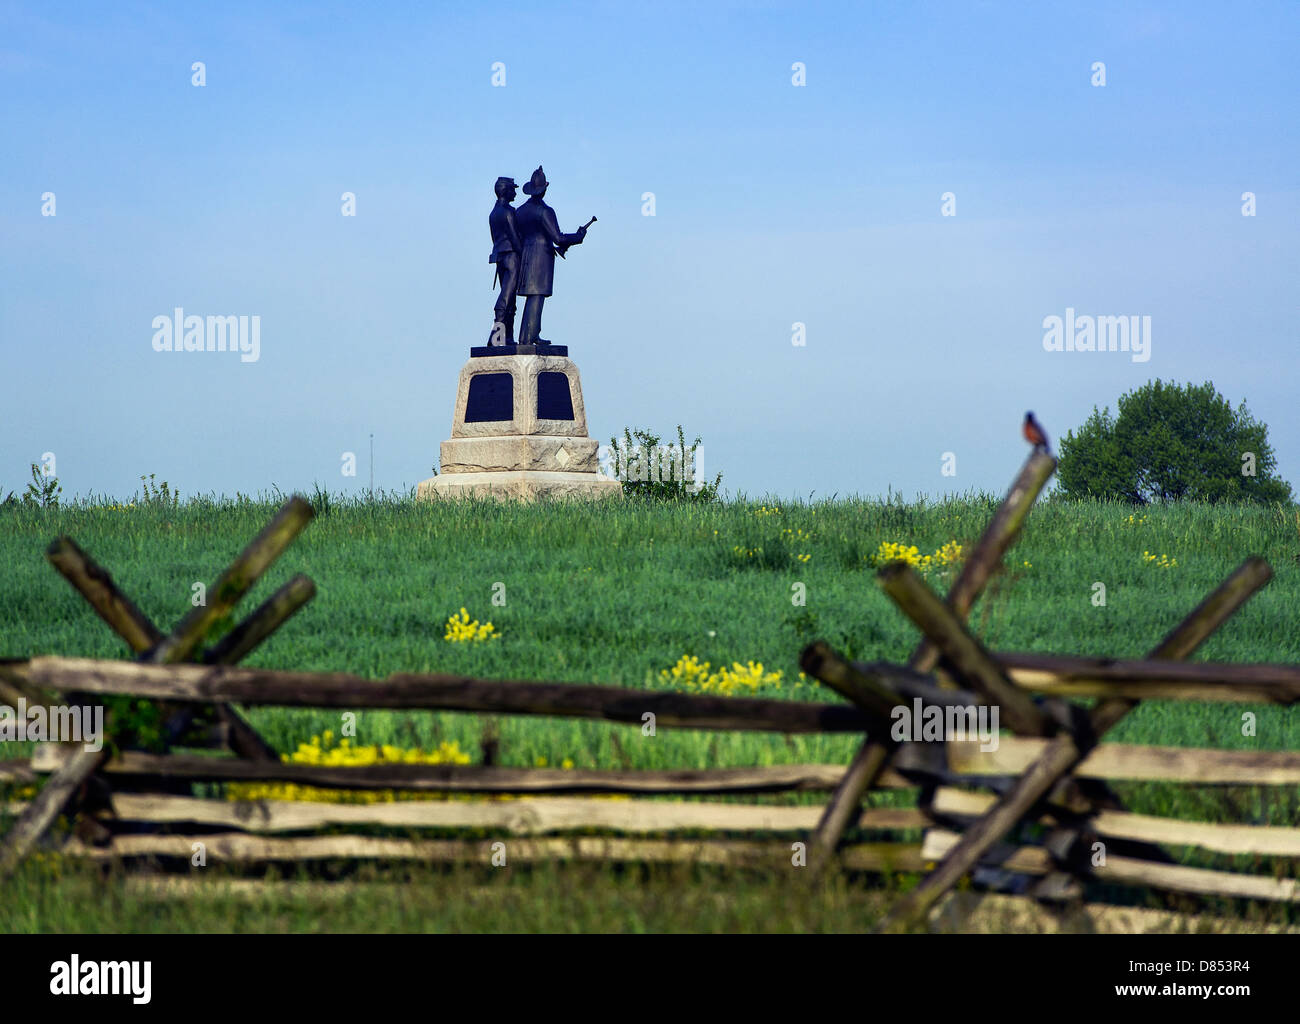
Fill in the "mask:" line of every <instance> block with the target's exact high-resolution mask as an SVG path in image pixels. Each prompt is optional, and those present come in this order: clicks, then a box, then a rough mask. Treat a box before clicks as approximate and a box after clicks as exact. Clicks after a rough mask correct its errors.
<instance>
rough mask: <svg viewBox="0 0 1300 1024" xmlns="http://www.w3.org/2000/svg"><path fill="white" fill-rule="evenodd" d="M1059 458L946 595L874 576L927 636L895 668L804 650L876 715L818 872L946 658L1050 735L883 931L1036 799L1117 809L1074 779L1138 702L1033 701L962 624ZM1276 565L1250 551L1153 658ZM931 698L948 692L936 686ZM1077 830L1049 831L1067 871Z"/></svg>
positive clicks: (1030, 475) (888, 571)
mask: <svg viewBox="0 0 1300 1024" xmlns="http://www.w3.org/2000/svg"><path fill="white" fill-rule="evenodd" d="M1055 467H1056V460H1055V459H1054V458H1052V457H1051V456H1050V455H1048V454H1046V453H1044V452H1035V453H1034V454H1033V455H1031V456H1030V458H1029V459H1028V461H1027V462H1026V463H1025V466H1024V467H1023V468H1022V470H1021V472H1020V474H1019V476H1018V477H1017V478H1016V481H1015V483H1013V485H1012V487H1011V490H1010V491H1009V492H1008V494H1007V497H1006V498H1005V500H1004V501H1003V502H1002V504H1001V506H999V508H998V511H997V513H996V514H995V515H994V518H993V520H992V521H991V522H990V524H989V526H988V528H987V529H986V530H985V532H984V535H983V536H982V537H981V539H980V541H979V543H978V544H977V545H976V547H975V550H974V551H973V552H972V554H971V556H970V557H969V558H968V560H967V562H966V564H965V566H964V567H963V570H962V572H961V573H960V575H959V576H958V578H957V580H956V581H955V582H954V583H953V585H952V587H951V588H950V590H949V593H948V596H947V598H946V599H945V600H941V599H940V598H939V597H938V595H937V594H935V593H934V592H933V591H932V590H931V589H930V588H929V587H928V586H926V584H925V583H924V582H923V581H922V580H921V579H920V577H919V576H917V575H916V573H915V572H914V571H913V570H912V569H911V567H910V566H908V565H906V564H905V563H893V564H891V565H888V566H885V567H884V568H883V569H882V570H881V571H880V573H879V574H878V582H879V583H880V585H881V587H882V588H883V589H884V590H885V592H886V593H888V594H889V596H890V597H891V598H892V599H893V600H894V602H895V603H896V604H897V605H898V606H899V608H900V609H901V610H902V611H903V612H904V613H905V614H907V615H908V616H909V618H911V619H912V621H913V622H914V623H916V624H917V625H918V626H919V627H920V628H921V630H922V633H923V635H924V638H923V640H922V641H921V643H920V644H919V645H918V647H917V648H916V650H915V652H914V653H913V655H912V657H911V659H910V660H909V662H908V664H907V666H906V668H902V667H900V666H889V665H879V664H877V665H861V664H850V663H849V662H848V661H846V660H845V659H843V658H842V657H840V656H839V655H838V654H836V653H835V652H834V651H833V650H831V649H830V648H829V647H828V646H827V645H826V644H824V643H820V642H819V643H816V644H812V645H810V646H809V647H808V648H806V649H805V651H804V652H803V655H802V657H801V665H802V667H803V668H804V670H805V671H806V672H808V673H809V674H810V675H813V676H815V677H816V678H818V679H820V680H821V681H822V682H823V683H825V684H826V685H827V686H829V687H830V688H831V689H834V690H836V691H837V692H838V693H840V694H841V695H843V696H845V697H846V698H848V699H849V700H851V701H852V702H853V703H854V704H856V705H857V706H858V707H859V708H860V709H861V710H862V711H863V712H864V713H865V714H866V715H867V716H868V718H869V721H870V722H871V725H870V726H869V728H868V739H867V741H866V742H865V743H864V744H863V746H862V747H861V748H860V749H859V751H858V753H857V755H856V756H855V757H854V759H853V761H852V762H851V763H850V765H849V767H848V770H847V771H846V772H845V775H844V777H843V778H842V779H841V781H840V783H839V785H838V786H837V788H836V790H835V792H834V793H833V794H832V797H831V800H830V802H829V803H828V804H827V807H826V810H825V811H824V812H823V815H822V818H821V820H820V822H819V823H818V827H817V830H816V832H815V833H814V835H813V837H812V843H811V847H812V849H811V856H810V867H812V868H813V870H814V871H820V870H823V869H824V868H825V867H826V866H827V865H828V864H829V863H830V862H831V860H832V859H833V857H834V853H835V848H836V846H837V845H838V843H839V841H840V839H841V837H842V836H843V833H844V830H845V829H846V828H847V826H848V824H849V823H850V821H851V820H852V819H853V817H854V816H855V815H856V813H857V811H858V808H859V805H860V803H861V800H862V797H863V796H864V794H865V793H866V791H867V790H868V789H870V788H871V787H872V786H873V785H874V784H875V782H876V780H877V779H878V778H879V776H880V774H881V773H882V772H883V771H884V769H885V768H886V767H887V766H888V765H889V763H890V762H891V760H893V759H894V757H895V755H896V754H897V753H898V751H899V747H900V744H899V743H898V742H896V741H894V740H892V739H891V738H890V736H889V724H890V717H891V711H892V710H893V707H894V706H896V705H898V704H900V703H902V701H903V698H902V697H901V696H900V695H901V694H902V693H903V692H905V691H906V692H909V693H920V692H922V691H925V690H926V689H927V686H928V684H927V683H926V682H925V681H924V678H923V677H924V674H925V673H928V672H930V671H932V670H934V669H935V668H936V667H938V666H939V663H940V661H941V660H942V661H943V667H944V668H945V669H946V670H947V671H948V672H949V673H951V674H952V675H953V676H955V677H956V679H957V681H959V682H961V683H963V684H965V686H966V687H968V688H969V689H970V691H971V694H970V697H969V698H968V699H966V698H964V699H963V701H961V702H962V703H965V702H967V701H968V700H975V699H982V700H984V701H986V702H988V703H992V704H996V705H997V706H998V707H999V708H1000V709H1001V711H1002V713H1003V716H1004V717H1005V719H1006V721H1007V724H1008V726H1009V727H1010V728H1011V729H1012V730H1013V731H1014V732H1016V733H1019V734H1021V735H1028V736H1039V737H1051V736H1055V738H1054V739H1053V740H1052V741H1051V743H1049V745H1048V748H1047V749H1046V750H1045V751H1044V753H1043V754H1042V755H1041V757H1040V758H1039V760H1038V762H1037V763H1036V764H1035V765H1034V766H1032V767H1031V768H1030V769H1029V770H1028V771H1027V772H1026V773H1025V775H1024V776H1022V777H1021V778H1020V779H1019V780H1018V781H1017V783H1016V784H1015V785H1014V786H1013V788H1012V789H1011V790H1010V791H1009V792H1008V793H1006V794H1004V796H1003V797H1002V798H1001V799H1000V800H999V801H998V802H997V803H996V804H995V805H994V806H993V807H992V808H991V809H990V810H989V811H988V812H987V813H986V814H985V815H984V816H983V817H982V818H981V819H979V820H978V821H976V822H975V823H974V824H972V826H971V827H970V828H968V829H967V831H966V833H965V835H964V836H963V838H962V840H961V841H960V842H959V843H958V844H957V846H955V847H954V848H953V849H952V850H950V851H949V852H948V854H947V855H946V856H945V858H944V860H943V862H942V863H941V864H940V865H939V866H938V867H937V868H936V870H935V871H934V872H933V873H932V874H931V875H929V876H928V877H927V878H926V879H925V880H924V881H923V882H922V884H921V886H920V887H918V888H917V889H916V890H913V892H911V893H910V894H908V896H907V897H906V898H905V899H904V900H903V901H900V903H899V904H898V905H897V906H896V907H895V908H894V911H893V912H892V913H891V915H890V916H889V917H888V918H887V919H886V921H885V922H884V923H883V924H882V926H881V929H882V930H889V931H899V930H906V929H907V928H910V927H913V926H914V925H915V924H916V923H917V922H918V921H919V920H920V919H921V918H923V917H924V916H925V914H926V913H927V912H928V911H929V909H930V908H931V907H933V905H934V903H935V902H937V900H938V899H939V898H940V897H941V896H942V895H943V894H944V893H945V892H946V891H947V890H948V889H949V888H951V887H952V886H953V885H954V884H955V883H956V882H957V881H958V880H959V879H960V878H961V877H962V875H964V874H965V873H966V872H967V871H969V870H970V869H971V868H973V867H974V866H975V865H976V864H977V863H978V862H979V860H980V859H981V857H983V856H984V855H985V854H986V853H987V852H988V851H989V849H990V848H991V847H992V846H993V844H994V843H996V842H997V841H998V840H1000V839H1001V838H1002V837H1003V836H1004V835H1005V834H1006V833H1007V832H1008V831H1009V830H1010V829H1011V828H1013V827H1014V826H1015V824H1016V823H1017V822H1018V821H1019V820H1021V819H1022V818H1023V817H1025V816H1026V815H1027V814H1029V812H1030V811H1031V810H1032V809H1033V808H1034V806H1035V805H1036V804H1038V803H1040V801H1042V800H1044V799H1045V798H1046V799H1047V800H1048V801H1050V802H1051V804H1052V805H1053V806H1054V807H1064V808H1065V810H1066V812H1067V814H1066V815H1065V816H1064V817H1066V818H1068V817H1070V816H1071V815H1073V816H1075V817H1077V816H1079V815H1082V814H1085V813H1089V812H1091V811H1092V810H1094V809H1095V808H1096V806H1097V805H1098V804H1099V803H1106V804H1109V805H1111V806H1118V799H1117V798H1115V796H1114V794H1113V793H1112V792H1111V791H1110V790H1109V787H1106V786H1105V785H1104V784H1097V783H1089V782H1087V781H1085V780H1077V779H1074V778H1072V777H1071V776H1070V772H1071V770H1072V769H1073V768H1074V767H1075V765H1077V764H1078V762H1079V761H1080V760H1082V758H1083V756H1084V755H1085V754H1086V753H1087V751H1088V750H1089V749H1091V747H1092V746H1093V745H1095V744H1096V742H1097V740H1098V739H1099V737H1100V736H1101V735H1102V733H1103V732H1105V731H1106V730H1107V729H1109V728H1110V727H1111V726H1113V725H1114V724H1115V723H1116V722H1118V721H1119V719H1120V718H1122V717H1123V716H1124V715H1125V714H1127V713H1128V711H1130V710H1132V708H1133V707H1135V706H1136V704H1137V701H1136V700H1131V699H1127V698H1125V699H1110V700H1106V701H1103V703H1102V704H1100V705H1099V706H1098V707H1097V708H1095V709H1094V710H1093V711H1092V713H1091V714H1087V713H1085V712H1084V711H1083V710H1082V709H1080V708H1078V707H1077V706H1073V705H1070V704H1068V703H1066V702H1063V701H1046V702H1044V703H1043V704H1039V703H1037V702H1035V701H1034V700H1033V699H1032V698H1031V697H1030V695H1029V694H1027V693H1025V692H1024V691H1022V690H1020V689H1019V688H1018V687H1017V686H1016V685H1015V684H1014V683H1012V682H1011V680H1010V679H1009V678H1008V677H1007V675H1006V673H1005V671H1004V670H1003V669H1002V668H1001V666H999V665H998V663H997V662H996V661H995V660H994V659H993V657H992V656H991V655H990V654H989V652H988V651H987V650H985V649H984V647H983V645H981V644H980V643H979V641H978V640H976V639H975V638H974V637H973V636H972V635H971V634H970V633H969V632H968V630H967V629H966V628H965V626H964V625H963V624H962V619H963V618H964V617H965V616H966V615H967V614H968V613H969V611H970V609H971V607H972V606H973V604H974V602H975V599H976V598H977V597H978V595H979V593H980V592H981V591H982V590H983V588H984V586H985V585H986V584H987V582H988V581H989V579H991V577H992V575H993V574H994V572H995V571H996V570H997V568H998V566H999V565H1000V563H1001V560H1002V557H1003V555H1004V554H1005V552H1006V551H1007V550H1008V549H1009V548H1010V546H1011V545H1012V544H1013V543H1014V541H1015V539H1016V538H1017V536H1018V535H1019V533H1020V530H1021V528H1022V527H1023V525H1024V522H1025V519H1026V517H1027V515H1028V512H1029V509H1030V508H1031V507H1032V505H1033V502H1034V500H1035V499H1036V497H1037V495H1038V493H1039V492H1040V491H1041V490H1042V488H1043V486H1044V485H1045V484H1046V482H1047V480H1048V479H1049V478H1050V476H1051V474H1052V472H1053V471H1054V470H1055ZM1270 576H1271V570H1270V569H1269V568H1268V565H1267V563H1265V562H1264V561H1263V560H1262V559H1250V560H1248V561H1247V562H1246V563H1245V564H1243V565H1242V566H1241V567H1240V568H1239V569H1238V570H1237V571H1236V572H1235V573H1233V575H1232V576H1230V577H1229V578H1228V579H1227V580H1226V581H1225V582H1224V583H1223V584H1222V585H1221V586H1220V587H1219V588H1218V589H1217V590H1216V591H1215V592H1214V593H1213V594H1211V595H1210V597H1208V598H1206V600H1205V601H1204V602H1202V604H1201V605H1200V606H1198V608H1197V609H1196V610H1195V611H1193V612H1192V613H1191V615H1189V616H1188V618H1187V619H1186V620H1185V621H1184V622H1183V624H1182V625H1180V626H1179V627H1178V629H1176V630H1174V631H1173V632H1172V633H1170V634H1169V636H1168V637H1166V639H1165V640H1164V641H1163V642H1162V643H1161V644H1160V645H1159V646H1158V647H1156V648H1155V650H1153V651H1152V652H1151V654H1150V655H1148V657H1149V658H1159V659H1176V658H1183V657H1186V656H1187V655H1189V654H1190V653H1191V652H1192V651H1193V650H1194V649H1195V648H1196V647H1197V646H1199V644H1200V643H1201V642H1202V641H1204V639H1205V638H1206V637H1208V636H1209V635H1210V633H1212V632H1213V631H1214V629H1216V628H1217V627H1218V626H1219V625H1221V624H1222V623H1223V622H1224V621H1226V619H1227V618H1228V617H1229V616H1231V615H1232V614H1233V613H1234V612H1235V611H1236V610H1237V608H1239V607H1240V606H1241V604H1242V603H1244V602H1245V601H1246V600H1247V599H1248V598H1249V597H1250V595H1251V594H1253V593H1254V592H1255V591H1256V590H1258V589H1259V588H1260V587H1261V586H1263V585H1264V584H1265V583H1266V582H1267V581H1268V579H1269V578H1270ZM924 699H926V700H927V701H929V702H931V703H934V702H936V701H940V700H942V698H941V697H939V696H938V695H937V694H936V693H935V692H933V690H932V689H931V690H930V692H927V693H925V698H924ZM1080 835H1081V829H1080V828H1079V827H1077V826H1076V827H1071V828H1063V829H1058V830H1057V831H1056V832H1055V833H1054V834H1053V836H1052V837H1051V842H1050V843H1049V847H1050V850H1051V852H1052V855H1053V857H1054V859H1055V860H1056V861H1057V863H1058V867H1060V868H1068V866H1069V865H1068V863H1067V862H1068V860H1069V856H1070V853H1071V851H1072V849H1073V848H1074V847H1075V846H1076V844H1077V842H1078V840H1079V837H1080ZM1142 846H1143V848H1144V852H1145V854H1146V855H1147V856H1148V857H1149V858H1151V859H1160V860H1166V861H1167V860H1168V859H1169V857H1168V855H1167V854H1165V853H1164V851H1162V850H1161V849H1160V848H1159V847H1156V846H1153V845H1151V844H1142ZM1075 886H1077V881H1075V880H1074V879H1073V878H1072V876H1071V875H1070V874H1068V873H1067V872H1066V871H1064V870H1062V871H1058V872H1056V873H1054V874H1051V875H1049V876H1048V878H1047V879H1045V880H1044V881H1042V882H1040V883H1039V884H1038V885H1037V886H1036V892H1037V893H1038V894H1040V895H1043V896H1045V897H1049V896H1061V895H1067V894H1068V895H1073V894H1074V892H1075V891H1076V889H1075V888H1074V887H1075Z"/></svg>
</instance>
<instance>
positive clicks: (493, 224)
mask: <svg viewBox="0 0 1300 1024" xmlns="http://www.w3.org/2000/svg"><path fill="white" fill-rule="evenodd" d="M515 188H516V186H515V179H514V178H497V181H496V186H495V191H496V194H497V202H496V205H495V206H493V207H492V212H491V213H490V214H488V228H489V229H490V230H491V232H492V255H491V256H489V257H488V262H489V263H495V264H496V268H497V269H496V273H495V274H494V275H493V279H492V283H493V284H494V285H495V284H496V283H497V282H498V281H500V282H501V294H500V295H498V296H497V304H496V306H494V307H493V310H492V333H491V334H490V335H489V336H488V344H489V345H513V344H514V343H515V289H516V287H517V286H518V284H519V258H520V254H521V253H522V251H523V245H522V244H521V243H520V241H519V233H518V230H517V228H516V224H515V208H514V207H513V206H511V205H510V204H511V203H513V202H514V201H515Z"/></svg>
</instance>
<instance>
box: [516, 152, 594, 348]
mask: <svg viewBox="0 0 1300 1024" xmlns="http://www.w3.org/2000/svg"><path fill="white" fill-rule="evenodd" d="M549 184H550V182H548V181H547V180H546V175H545V174H544V173H542V169H541V167H538V168H537V170H535V171H533V176H532V177H531V178H529V179H528V181H527V182H526V183H525V184H524V195H526V196H529V197H530V198H529V200H528V201H527V202H526V203H524V204H523V205H522V206H520V207H519V209H518V210H516V211H515V214H514V216H515V227H516V229H517V230H518V233H519V238H520V240H521V241H522V242H523V257H522V260H521V263H520V268H519V289H518V291H519V294H520V295H523V296H526V297H527V300H526V301H525V303H524V319H523V323H522V324H520V326H519V344H521V345H549V344H550V342H549V341H546V340H544V339H542V338H540V337H539V336H538V335H539V333H540V331H541V327H542V304H543V303H544V302H545V301H546V299H547V297H548V296H550V294H551V285H552V283H553V281H554V277H555V256H556V254H557V252H558V254H559V255H561V256H563V255H564V252H565V250H566V249H568V248H569V246H571V245H581V244H582V240H583V238H585V237H586V235H587V229H586V228H585V227H580V228H578V230H577V231H575V232H574V233H572V234H568V235H566V234H564V233H563V232H561V231H560V225H559V222H558V221H557V220H556V218H555V211H554V210H552V209H551V208H550V207H549V206H547V205H546V203H544V202H543V201H542V199H543V197H544V196H545V195H546V187H547V186H548V185H549Z"/></svg>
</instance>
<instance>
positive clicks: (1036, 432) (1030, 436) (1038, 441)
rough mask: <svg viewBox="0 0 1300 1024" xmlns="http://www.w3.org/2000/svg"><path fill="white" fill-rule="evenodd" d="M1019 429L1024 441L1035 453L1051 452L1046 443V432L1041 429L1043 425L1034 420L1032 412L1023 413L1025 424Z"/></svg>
mask: <svg viewBox="0 0 1300 1024" xmlns="http://www.w3.org/2000/svg"><path fill="white" fill-rule="evenodd" d="M1021 429H1022V433H1024V435H1025V440H1026V441H1028V442H1029V443H1030V444H1032V445H1033V446H1034V449H1035V450H1036V451H1044V452H1047V451H1051V447H1050V445H1049V444H1048V441H1047V431H1046V430H1044V429H1043V425H1042V424H1041V423H1039V422H1038V420H1036V419H1034V414H1033V413H1032V412H1027V413H1025V424H1024V427H1022V428H1021Z"/></svg>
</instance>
